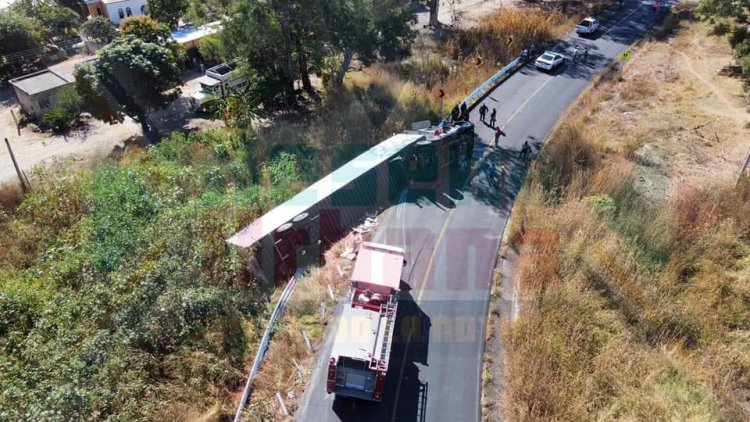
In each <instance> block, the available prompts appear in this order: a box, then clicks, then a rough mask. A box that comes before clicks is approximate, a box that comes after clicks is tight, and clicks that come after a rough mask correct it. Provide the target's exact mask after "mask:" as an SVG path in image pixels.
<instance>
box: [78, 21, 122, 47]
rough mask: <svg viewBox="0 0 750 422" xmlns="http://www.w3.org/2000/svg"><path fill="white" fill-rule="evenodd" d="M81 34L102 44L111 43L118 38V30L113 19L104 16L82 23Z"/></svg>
mask: <svg viewBox="0 0 750 422" xmlns="http://www.w3.org/2000/svg"><path fill="white" fill-rule="evenodd" d="M80 31H81V35H83V36H84V37H86V38H88V39H90V40H92V41H94V42H96V43H100V44H109V43H111V42H112V40H114V39H115V38H117V30H116V29H115V27H114V25H112V21H110V20H109V19H107V18H105V17H104V16H97V17H95V18H93V19H89V20H87V21H86V22H84V23H83V25H81V29H80Z"/></svg>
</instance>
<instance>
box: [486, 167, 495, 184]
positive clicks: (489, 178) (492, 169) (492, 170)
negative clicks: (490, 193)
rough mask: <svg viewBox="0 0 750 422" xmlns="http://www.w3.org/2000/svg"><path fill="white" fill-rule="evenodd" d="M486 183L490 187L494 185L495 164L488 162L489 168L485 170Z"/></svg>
mask: <svg viewBox="0 0 750 422" xmlns="http://www.w3.org/2000/svg"><path fill="white" fill-rule="evenodd" d="M487 182H488V183H489V184H490V185H494V184H495V163H493V162H490V168H489V169H487Z"/></svg>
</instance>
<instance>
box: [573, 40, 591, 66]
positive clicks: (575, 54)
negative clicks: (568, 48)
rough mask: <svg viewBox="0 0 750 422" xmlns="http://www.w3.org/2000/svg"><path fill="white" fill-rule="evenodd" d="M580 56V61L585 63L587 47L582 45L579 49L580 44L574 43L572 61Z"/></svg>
mask: <svg viewBox="0 0 750 422" xmlns="http://www.w3.org/2000/svg"><path fill="white" fill-rule="evenodd" d="M579 56H580V57H581V63H583V64H586V60H588V59H589V48H588V47H583V49H581V46H580V45H578V44H576V48H575V50H573V63H575V62H577V61H578V57H579Z"/></svg>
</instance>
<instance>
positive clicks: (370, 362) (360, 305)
mask: <svg viewBox="0 0 750 422" xmlns="http://www.w3.org/2000/svg"><path fill="white" fill-rule="evenodd" d="M403 263H404V250H403V249H401V248H396V247H393V246H388V245H382V244H377V243H369V242H363V243H362V245H361V247H360V250H359V254H358V255H357V262H356V263H355V265H354V271H353V273H352V277H351V289H350V291H349V294H350V296H349V298H348V300H347V303H346V305H345V306H344V310H343V312H342V314H341V320H340V321H339V325H338V328H337V330H336V338H335V339H334V344H333V350H332V352H331V358H330V359H329V361H328V377H327V383H326V391H327V392H328V393H329V394H331V393H335V394H336V395H337V396H344V397H353V398H358V399H364V400H372V401H380V400H382V396H383V387H384V385H385V376H386V373H387V372H388V359H389V357H390V354H391V345H392V343H393V329H394V325H395V320H396V310H397V308H398V293H399V286H400V283H401V269H402V268H403Z"/></svg>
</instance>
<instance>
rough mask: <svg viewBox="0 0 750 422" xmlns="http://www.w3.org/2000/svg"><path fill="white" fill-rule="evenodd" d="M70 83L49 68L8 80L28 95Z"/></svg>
mask: <svg viewBox="0 0 750 422" xmlns="http://www.w3.org/2000/svg"><path fill="white" fill-rule="evenodd" d="M70 83H71V82H70V81H68V80H66V79H65V78H63V77H62V76H60V75H58V74H57V73H55V72H53V71H51V70H49V69H45V70H42V71H39V72H36V73H32V74H29V75H25V76H21V77H20V78H16V79H11V81H10V84H11V85H13V86H14V87H16V88H18V89H20V90H21V91H23V92H25V93H27V94H29V95H36V94H40V93H42V92H47V91H51V90H53V89H57V88H60V87H62V86H65V85H68V84H70Z"/></svg>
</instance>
